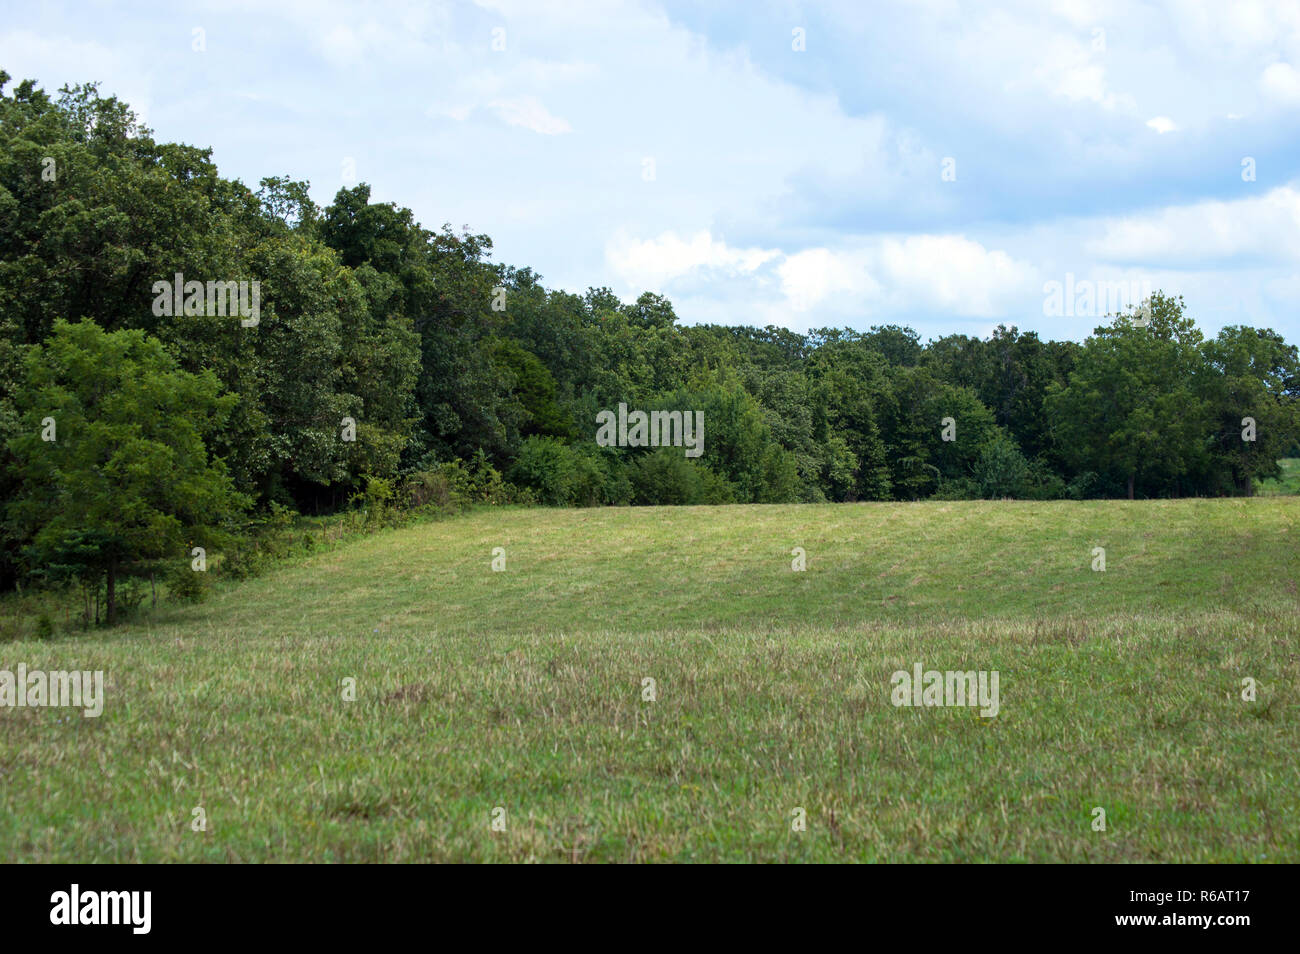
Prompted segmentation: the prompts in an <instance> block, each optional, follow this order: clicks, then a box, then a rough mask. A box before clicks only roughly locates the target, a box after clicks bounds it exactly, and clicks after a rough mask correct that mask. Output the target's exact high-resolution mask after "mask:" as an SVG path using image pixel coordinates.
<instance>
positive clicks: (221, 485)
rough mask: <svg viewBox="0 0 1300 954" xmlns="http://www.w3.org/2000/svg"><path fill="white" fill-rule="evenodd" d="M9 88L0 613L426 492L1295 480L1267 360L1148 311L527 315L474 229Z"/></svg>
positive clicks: (413, 500) (549, 308)
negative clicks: (1057, 331)
mask: <svg viewBox="0 0 1300 954" xmlns="http://www.w3.org/2000/svg"><path fill="white" fill-rule="evenodd" d="M9 82H10V77H9V76H8V74H6V73H3V72H2V71H0V223H2V224H3V228H0V493H2V495H3V499H4V501H5V508H4V512H3V515H2V516H3V524H2V528H3V529H2V531H0V532H2V534H3V536H2V537H0V582H3V583H4V585H6V586H7V585H9V584H12V583H15V582H19V581H22V580H27V579H37V580H39V579H46V578H53V577H56V576H58V575H59V574H63V575H65V576H76V575H77V574H84V573H86V572H88V571H87V568H93V570H94V572H95V573H96V574H101V573H102V574H103V575H104V576H105V577H106V579H107V580H108V581H109V583H108V585H109V586H110V588H111V586H112V580H113V578H115V577H116V575H117V574H118V573H119V572H126V571H127V568H129V567H133V566H139V565H142V561H147V560H151V559H163V558H164V557H166V558H169V559H175V558H176V557H177V555H180V556H184V555H186V554H187V553H188V552H189V551H190V549H191V548H192V547H193V546H194V545H197V544H198V543H201V542H202V541H204V540H207V541H210V542H212V543H213V544H216V545H220V544H221V541H222V540H223V539H229V534H230V533H232V532H236V530H237V528H238V526H239V520H240V518H241V515H245V514H249V513H259V512H262V513H265V512H267V511H272V510H273V511H275V512H278V513H283V512H290V513H323V512H332V511H336V510H338V509H340V508H344V507H347V506H348V505H349V502H350V501H355V500H356V499H358V495H360V497H361V498H362V499H364V500H368V501H375V500H378V501H393V500H400V501H401V502H403V503H405V504H406V505H411V506H418V505H420V504H422V503H427V502H429V501H433V502H435V503H436V502H438V501H439V500H441V499H443V498H444V497H445V496H446V494H447V493H448V487H449V486H451V485H454V486H455V487H457V488H460V489H461V490H467V492H469V493H470V494H471V495H472V496H476V497H477V498H478V499H492V500H500V501H515V502H523V503H543V504H552V505H566V506H587V505H622V504H703V503H732V502H736V503H742V502H745V503H748V502H754V503H766V502H772V503H776V502H821V501H858V500H916V499H923V498H930V497H943V498H949V499H956V498H1002V497H1015V498H1032V499H1054V498H1072V499H1082V498H1093V497H1130V498H1133V497H1168V496H1190V495H1205V496H1214V495H1229V494H1249V493H1251V491H1252V487H1253V486H1254V483H1255V481H1257V480H1259V479H1261V478H1266V477H1269V476H1274V475H1276V473H1277V461H1278V459H1279V458H1280V457H1284V456H1289V455H1295V454H1297V453H1298V452H1300V451H1298V450H1297V440H1298V438H1300V404H1298V403H1297V397H1298V396H1300V361H1298V360H1297V350H1296V347H1295V346H1294V345H1289V344H1287V343H1286V342H1285V341H1284V340H1283V338H1282V337H1281V336H1280V335H1278V334H1276V333H1274V332H1273V331H1271V330H1268V329H1256V328H1250V327H1245V326H1231V327H1227V328H1224V329H1223V330H1222V331H1221V332H1220V333H1219V334H1218V335H1217V336H1215V337H1214V338H1206V337H1204V336H1203V335H1202V333H1201V332H1200V331H1198V330H1197V328H1196V325H1195V323H1194V321H1193V320H1192V319H1191V318H1190V317H1189V316H1188V314H1187V308H1186V304H1185V303H1184V302H1183V300H1182V299H1181V298H1178V297H1174V296H1169V295H1165V294H1163V293H1160V292H1157V293H1155V294H1154V295H1153V296H1152V297H1151V298H1150V300H1149V301H1148V302H1147V303H1146V306H1147V307H1146V309H1145V310H1144V312H1143V320H1142V321H1138V320H1136V315H1117V316H1113V317H1111V318H1110V319H1109V321H1108V323H1107V324H1105V325H1104V326H1102V327H1099V328H1097V329H1096V331H1095V332H1094V334H1093V335H1092V336H1091V337H1089V338H1088V339H1087V340H1086V341H1084V342H1083V343H1082V344H1080V343H1076V342H1072V341H1044V340H1041V339H1040V338H1039V337H1038V336H1037V335H1036V334H1035V333H1034V332H1032V331H1024V332H1022V331H1020V330H1019V329H1018V328H1016V327H1011V328H1007V327H1005V326H999V327H998V328H997V329H996V331H994V333H993V334H992V335H991V336H990V337H989V338H986V339H980V338H976V337H970V336H965V335H948V336H945V337H942V338H939V339H937V340H932V341H929V342H926V343H922V342H921V341H920V338H919V336H918V335H917V334H916V333H915V332H914V331H912V330H911V329H908V328H905V327H899V326H897V325H883V326H875V327H872V328H871V329H870V330H868V331H854V330H850V329H836V328H823V329H818V330H814V331H812V332H810V333H809V334H806V335H801V334H796V333H794V332H791V331H789V330H786V329H783V328H779V327H766V328H761V329H760V328H754V327H746V326H743V325H740V326H716V325H703V326H684V325H681V324H679V323H678V320H677V316H676V314H675V313H674V311H673V307H672V304H671V303H670V302H669V301H668V300H667V299H665V298H663V297H661V296H659V295H655V294H651V293H646V294H643V295H641V296H640V297H639V298H637V299H636V300H635V301H634V302H631V303H628V302H624V301H622V300H620V298H619V297H618V296H617V295H615V294H614V293H613V292H611V291H610V290H609V289H608V288H591V289H589V290H588V291H587V292H585V293H583V294H573V293H569V292H566V291H562V290H556V289H548V288H546V287H545V286H544V285H543V284H542V281H541V278H540V277H539V276H538V275H537V274H536V273H534V272H533V271H532V270H531V269H528V268H522V267H511V266H506V265H502V264H498V263H494V262H493V261H492V260H491V254H492V242H491V239H490V238H489V237H488V236H487V235H482V234H474V233H472V232H471V231H470V230H469V229H468V228H467V227H465V228H462V229H460V230H454V229H453V228H451V227H450V226H447V225H444V226H443V227H442V228H440V229H436V230H435V229H430V228H426V227H424V226H423V225H421V224H420V223H419V222H417V221H416V220H415V218H414V216H413V214H412V213H411V211H410V210H409V209H405V208H401V207H399V206H398V205H396V204H395V203H378V202H372V201H371V197H370V189H369V187H368V186H367V185H364V184H362V185H358V186H356V187H354V188H343V189H340V190H339V191H338V193H337V194H336V195H335V196H334V199H333V201H332V202H331V203H330V204H329V205H327V206H324V207H320V206H318V205H316V204H315V203H314V202H313V201H312V199H311V198H310V196H309V189H308V184H307V183H306V182H301V181H295V180H292V179H290V178H287V177H268V178H264V179H262V180H261V181H260V183H259V186H258V188H257V189H256V190H253V189H250V188H249V187H247V186H246V185H244V184H243V183H241V182H239V181H233V180H229V179H224V178H222V177H221V176H220V175H218V173H217V169H216V166H215V165H214V164H213V162H212V159H211V150H210V149H204V148H198V147H194V146H188V145H182V144H176V143H160V142H157V141H155V139H154V138H153V136H152V133H151V131H150V130H148V129H147V128H145V127H143V126H142V125H140V124H139V123H138V122H137V121H136V117H135V115H134V114H133V113H132V111H131V110H130V108H129V107H128V106H127V105H126V104H124V103H122V102H121V101H119V100H117V99H115V98H112V97H102V96H101V95H100V94H99V92H98V90H97V88H96V86H95V85H93V84H90V85H84V86H77V87H71V88H69V87H65V88H63V89H62V90H60V92H59V94H58V95H57V96H53V97H52V96H50V95H48V94H47V93H45V92H44V91H43V90H41V89H39V88H38V87H37V86H36V84H35V83H34V82H32V81H24V82H21V83H19V84H17V85H16V86H14V87H13V88H12V90H8V89H7V87H8V86H9ZM181 276H183V277H184V280H185V281H186V282H189V281H193V282H195V283H196V286H197V288H202V289H206V288H207V287H208V283H218V287H220V285H223V284H231V283H236V282H256V283H258V290H259V291H260V296H259V299H258V315H257V318H256V320H255V321H249V320H244V321H241V320H240V317H239V316H237V315H235V314H234V313H233V312H232V313H224V309H223V310H222V313H212V309H210V308H207V307H205V306H204V305H203V304H202V303H200V304H199V305H197V306H193V307H192V306H191V304H190V303H189V302H188V301H187V302H185V303H184V304H183V306H182V307H179V308H171V307H167V308H165V309H160V308H157V307H153V306H154V303H155V301H156V300H157V299H158V292H157V291H156V286H157V285H158V283H159V282H165V283H167V284H168V286H170V285H171V284H172V283H173V281H175V282H177V283H179V282H181V280H182V279H181ZM179 287H180V286H179V285H178V290H179ZM197 288H196V290H197ZM177 304H178V305H181V304H182V303H181V302H180V300H179V298H178V301H177ZM1148 319H1149V320H1148ZM620 403H625V404H627V405H628V406H631V407H636V408H641V409H645V410H646V411H653V410H664V411H692V412H696V411H698V412H700V414H701V415H702V420H703V421H704V424H705V428H706V439H705V440H704V442H703V445H702V447H703V453H702V454H701V456H699V457H698V458H693V459H692V458H688V457H687V456H686V455H684V454H683V453H682V451H681V449H680V448H670V447H659V448H651V447H647V448H628V447H606V446H600V445H599V444H598V443H597V442H596V440H595V437H596V423H595V422H596V419H597V415H598V414H599V413H600V412H602V411H606V410H610V409H613V408H616V407H617V406H618V405H619V404H620ZM223 534H225V535H226V536H225V537H223ZM110 602H111V601H110Z"/></svg>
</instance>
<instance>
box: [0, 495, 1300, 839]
mask: <svg viewBox="0 0 1300 954" xmlns="http://www.w3.org/2000/svg"><path fill="white" fill-rule="evenodd" d="M1298 524H1300V499H1297V498H1288V497H1274V498H1255V499H1219V500H1182V501H1158V502H1137V503H1131V502H1118V501H1112V502H1086V503H1069V502H1044V503H1012V502H1003V503H978V502H953V503H939V502H926V503H918V504H907V503H878V504H858V505H843V504H842V505H823V506H730V507H726V506H724V507H675V508H599V509H584V510H555V509H552V510H539V509H503V510H484V511H479V512H475V513H472V514H469V515H466V516H463V517H458V518H453V519H448V520H443V521H437V522H426V523H421V524H418V525H416V526H412V527H408V528H406V529H402V530H397V531H390V532H385V533H382V534H378V535H375V536H373V537H369V538H365V539H363V540H360V541H357V542H355V543H352V544H349V545H348V546H346V547H344V548H343V549H340V550H336V551H333V552H328V553H323V554H320V555H317V556H314V557H311V558H308V559H304V560H300V561H297V562H295V563H293V564H288V565H283V566H281V567H279V568H277V569H275V570H274V571H272V572H271V573H269V574H268V575H266V576H264V577H261V578H258V579H255V580H252V581H249V582H246V583H244V584H240V585H237V586H236V585H228V586H224V587H221V588H218V590H217V592H216V593H215V595H214V596H213V597H212V599H210V600H209V601H208V602H207V603H204V604H201V605H199V606H196V607H177V606H172V605H170V604H168V605H167V606H166V608H160V609H159V611H158V612H157V613H156V614H154V615H153V617H152V618H151V619H149V620H148V621H145V622H138V621H137V622H134V623H131V624H129V625H125V626H121V627H118V628H116V629H113V630H102V631H94V632H92V633H89V634H86V635H76V636H73V635H67V636H60V637H59V638H57V639H55V640H52V641H45V642H34V641H33V642H17V643H15V642H10V643H4V644H0V668H9V669H12V668H13V667H14V666H15V665H16V664H17V662H19V661H21V662H23V663H25V664H26V665H27V666H28V668H33V669H34V668H43V669H73V668H77V669H89V670H95V669H102V670H104V671H105V674H106V684H107V690H106V704H105V708H104V712H103V715H102V716H100V717H99V718H90V719H87V718H82V717H81V716H80V714H79V713H78V712H77V711H76V710H66V709H30V708H28V709H12V710H8V711H4V712H0V860H4V861H25V860H35V861H68V860H74V859H75V860H79V861H88V860H98V861H124V860H145V861H160V860H173V859H184V860H232V861H253V860H276V861H296V860H313V861H324V860H393V861H411V860H432V859H440V860H477V859H496V860H505V859H516V860H525V859H530V858H532V859H536V860H541V861H571V860H593V859H600V860H625V859H644V860H660V859H674V860H721V859H729V860H742V859H749V860H761V859H790V860H795V859H808V860H837V859H853V860H934V861H939V860H986V859H987V860H1035V861H1049V860H1052V861H1066V860H1092V861H1172V860H1186V861H1264V860H1269V861H1291V862H1295V861H1298V860H1300V834H1298V833H1300V764H1298V763H1297V760H1296V758H1295V750H1296V744H1297V741H1300V731H1298V729H1300V699H1298V696H1297V686H1298V685H1300V638H1298V636H1297V633H1298V632H1300V600H1298V598H1297V587H1296V578H1297V570H1298V569H1300V546H1298V545H1297V544H1298V543H1300V539H1298ZM494 547H502V548H504V551H505V569H504V570H503V571H500V572H497V571H493V570H492V567H491V563H492V560H493V548H494ZM795 547H802V548H803V549H804V551H805V552H806V566H807V569H806V571H804V572H794V571H793V570H792V568H791V561H792V559H794V557H792V554H791V551H792V550H793V549H794V548H795ZM1094 547H1104V548H1105V551H1106V570H1105V572H1096V571H1094V570H1093V569H1092V564H1093V561H1094V553H1093V548H1094ZM915 664H921V665H922V666H923V667H924V668H926V669H930V668H934V669H939V670H986V671H988V670H997V671H998V672H999V673H1000V677H1001V688H1000V694H1001V699H1000V711H999V712H998V714H997V715H996V717H992V718H981V717H980V715H979V714H978V712H977V711H976V710H975V709H971V708H963V709H952V708H905V707H900V708H896V707H895V706H893V705H891V702H890V680H891V673H893V672H894V671H896V670H905V671H907V670H911V669H912V667H913V666H914V665H915ZM1245 677H1251V678H1253V679H1255V680H1257V682H1258V698H1257V700H1256V701H1254V702H1246V701H1243V700H1242V698H1241V692H1242V679H1243V678H1245ZM346 679H355V680H356V683H355V686H356V699H355V701H352V702H348V701H344V699H343V688H342V687H343V686H344V680H346ZM647 679H652V680H654V683H653V689H654V696H655V698H654V700H653V701H648V700H647V699H646V698H645V693H646V688H645V687H646V685H647V684H646V683H645V682H644V680H647ZM196 807H202V808H203V810H204V813H205V815H206V819H207V829H206V831H202V832H197V831H193V830H192V828H191V821H192V817H193V810H194V809H195V808H196ZM497 807H501V808H504V809H505V816H504V817H505V826H506V827H505V830H504V831H495V832H494V831H493V830H492V828H491V821H492V817H493V815H492V813H493V809H494V808H497ZM1096 807H1103V808H1105V810H1106V816H1107V830H1106V831H1104V832H1099V831H1093V830H1092V828H1091V823H1092V818H1093V816H1092V812H1093V809H1094V808H1096ZM796 808H802V809H804V811H805V814H806V820H807V830H806V831H792V829H791V819H792V814H791V813H792V812H793V811H794V810H795V809H796Z"/></svg>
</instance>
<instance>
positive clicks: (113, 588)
mask: <svg viewBox="0 0 1300 954" xmlns="http://www.w3.org/2000/svg"><path fill="white" fill-rule="evenodd" d="M106 589H107V593H106V595H105V597H104V602H105V607H104V621H105V622H107V623H108V625H109V626H112V625H113V624H114V623H116V622H117V561H116V560H112V561H110V562H109V564H108V586H107V587H106Z"/></svg>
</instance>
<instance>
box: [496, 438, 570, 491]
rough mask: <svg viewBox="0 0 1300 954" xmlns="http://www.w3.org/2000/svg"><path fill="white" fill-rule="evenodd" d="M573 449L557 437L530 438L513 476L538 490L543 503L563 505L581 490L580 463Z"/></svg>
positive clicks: (520, 449)
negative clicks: (579, 482) (579, 480)
mask: <svg viewBox="0 0 1300 954" xmlns="http://www.w3.org/2000/svg"><path fill="white" fill-rule="evenodd" d="M575 458H576V455H575V454H574V453H573V450H572V448H570V447H568V446H567V445H565V444H562V443H561V442H560V441H558V440H556V439H555V438H554V437H529V438H526V439H525V440H524V442H523V443H522V444H520V445H519V457H518V458H517V459H516V460H515V466H514V469H513V470H511V472H510V477H511V479H512V480H514V481H515V482H516V483H520V484H522V485H523V486H525V487H531V488H532V489H533V490H535V491H537V496H538V498H539V499H540V500H541V501H542V503H545V504H550V505H551V506H555V507H562V506H564V505H566V504H569V503H572V502H573V500H574V497H575V496H576V494H577V491H578V485H579V484H578V465H577V461H576V459H575Z"/></svg>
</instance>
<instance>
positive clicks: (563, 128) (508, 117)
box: [487, 96, 573, 136]
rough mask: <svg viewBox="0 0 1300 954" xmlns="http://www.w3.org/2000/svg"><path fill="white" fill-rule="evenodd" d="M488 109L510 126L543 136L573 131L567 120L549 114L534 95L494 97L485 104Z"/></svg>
mask: <svg viewBox="0 0 1300 954" xmlns="http://www.w3.org/2000/svg"><path fill="white" fill-rule="evenodd" d="M487 107H488V109H490V110H492V111H493V112H494V113H496V114H497V116H499V117H500V118H501V119H502V120H503V121H504V122H506V123H508V124H509V125H511V126H520V127H522V128H524V129H530V130H532V131H533V132H535V133H541V134H542V135H543V136H558V135H560V134H561V133H567V132H573V127H572V126H570V125H569V122H568V120H566V119H561V118H560V117H559V116H553V115H551V113H550V111H549V110H548V109H547V108H546V107H545V106H543V105H542V104H541V102H540V101H539V100H538V99H537V97H535V96H520V97H519V98H517V99H494V100H492V102H490V103H488V104H487Z"/></svg>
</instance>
